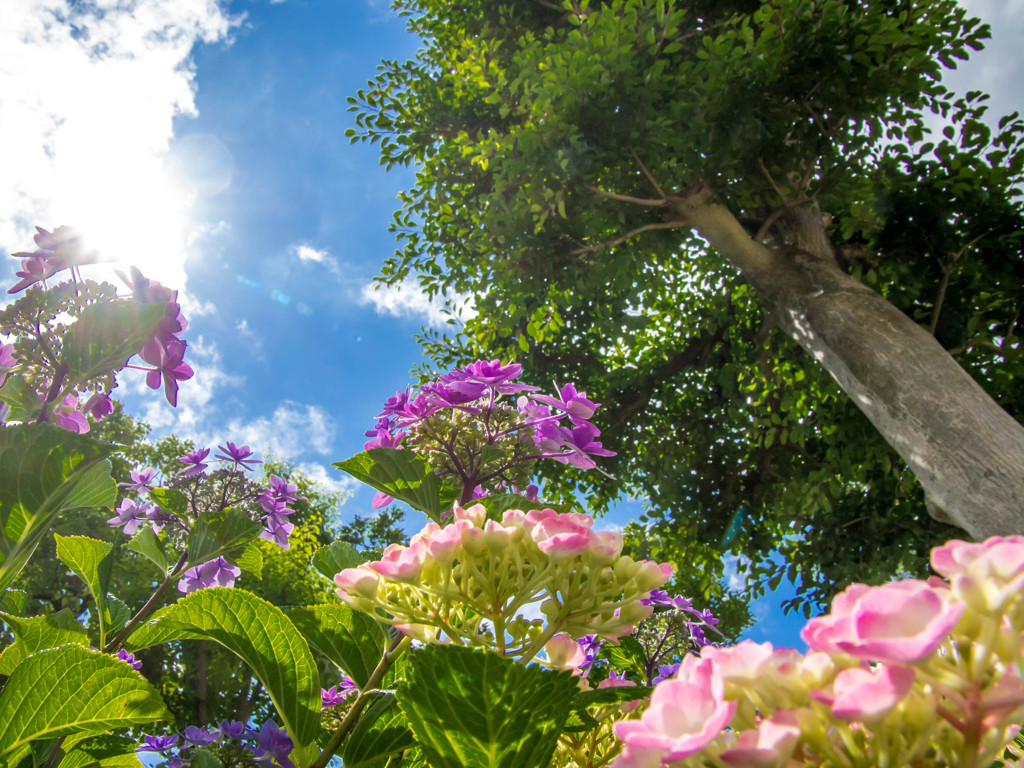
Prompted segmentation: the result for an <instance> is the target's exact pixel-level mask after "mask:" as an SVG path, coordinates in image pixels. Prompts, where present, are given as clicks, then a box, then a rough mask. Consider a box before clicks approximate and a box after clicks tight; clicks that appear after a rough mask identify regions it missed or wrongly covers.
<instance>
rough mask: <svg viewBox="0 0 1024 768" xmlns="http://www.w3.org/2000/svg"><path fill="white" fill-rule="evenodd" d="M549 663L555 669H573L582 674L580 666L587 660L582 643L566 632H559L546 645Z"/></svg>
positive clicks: (545, 651) (545, 649)
mask: <svg viewBox="0 0 1024 768" xmlns="http://www.w3.org/2000/svg"><path fill="white" fill-rule="evenodd" d="M544 653H546V654H547V657H548V663H549V664H550V665H551V666H552V668H554V669H572V670H573V674H575V675H579V674H581V672H580V669H579V666H580V664H582V663H583V662H584V661H585V660H586V654H585V653H584V651H583V648H581V647H580V644H579V643H577V642H576V641H575V640H573V639H572V638H571V637H569V636H568V635H566V634H557V635H555V636H554V637H552V638H551V639H550V640H548V641H547V643H546V644H545V645H544Z"/></svg>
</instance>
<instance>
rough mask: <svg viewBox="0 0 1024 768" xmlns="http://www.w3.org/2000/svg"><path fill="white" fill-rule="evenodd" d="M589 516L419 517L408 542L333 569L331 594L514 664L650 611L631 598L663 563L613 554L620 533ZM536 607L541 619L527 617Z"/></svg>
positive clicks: (663, 574) (627, 625) (655, 579)
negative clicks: (562, 639) (420, 524)
mask: <svg viewBox="0 0 1024 768" xmlns="http://www.w3.org/2000/svg"><path fill="white" fill-rule="evenodd" d="M593 523H594V521H593V519H592V518H590V517H588V516H587V515H582V514H577V513H558V512H555V511H554V510H551V509H540V510H532V511H529V512H524V511H521V510H508V511H506V512H505V513H504V514H503V515H502V517H501V520H500V521H498V520H493V519H492V520H489V519H487V512H486V509H485V508H484V506H483V505H481V504H477V505H475V506H473V507H470V508H469V509H463V508H461V507H456V508H455V513H454V522H452V523H451V524H449V525H446V526H444V527H442V526H439V525H437V524H436V523H428V524H427V526H426V527H425V528H424V529H423V530H422V531H420V533H418V534H416V535H415V536H413V538H412V540H411V542H410V543H409V546H407V547H404V546H401V545H396V544H393V545H391V546H390V547H388V548H387V549H386V550H385V551H384V554H383V557H381V559H380V560H376V561H373V562H369V563H364V564H363V565H360V566H359V567H357V568H347V569H345V570H344V571H342V572H341V573H339V574H338V575H337V576H335V582H336V583H337V585H338V595H339V596H340V597H341V599H342V600H344V601H345V602H346V603H348V604H349V605H350V606H352V607H353V608H355V609H356V610H360V611H364V612H366V613H371V614H373V615H374V616H375V617H376V618H378V619H381V620H382V621H386V622H388V623H391V624H394V625H395V626H397V627H398V628H399V629H400V630H401V631H402V632H404V633H405V634H407V635H409V636H410V637H412V638H414V639H417V640H420V641H423V642H452V643H456V644H458V645H468V646H482V647H488V648H493V649H496V650H497V651H498V652H499V653H501V654H503V655H505V656H511V657H516V658H519V659H521V660H524V661H528V660H530V659H532V658H533V657H534V656H535V655H536V654H537V653H538V652H539V651H540V650H541V649H542V648H543V647H544V646H545V644H546V643H547V642H548V641H549V640H551V638H552V637H554V636H555V635H556V634H558V633H566V634H568V635H571V636H573V637H580V636H582V635H585V634H597V635H601V636H603V637H606V638H615V637H621V636H622V635H625V634H628V633H630V632H631V631H632V630H633V626H634V625H635V624H636V623H637V622H638V621H640V620H641V619H644V618H646V617H647V616H648V615H650V613H651V610H652V609H651V607H650V606H647V605H643V604H641V603H640V600H641V599H642V598H646V597H647V596H648V595H649V593H650V591H651V590H652V589H656V588H658V587H660V586H662V585H663V584H665V583H666V582H667V581H668V580H669V578H671V576H672V566H670V565H667V564H658V563H654V562H651V561H646V560H645V561H640V562H637V561H635V560H633V559H632V558H630V557H628V556H624V555H622V554H621V553H622V536H621V534H618V533H613V532H609V531H602V532H596V531H594V530H593ZM537 604H539V612H540V614H541V615H543V617H544V618H543V619H541V618H530V617H528V615H527V614H528V613H530V612H531V610H530V609H531V606H535V605H537ZM532 612H533V613H536V610H534V611H532Z"/></svg>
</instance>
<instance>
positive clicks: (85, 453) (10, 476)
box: [0, 424, 115, 592]
mask: <svg viewBox="0 0 1024 768" xmlns="http://www.w3.org/2000/svg"><path fill="white" fill-rule="evenodd" d="M109 453H110V448H109V447H108V446H104V445H102V444H100V443H97V442H95V441H93V440H89V439H88V438H85V437H82V436H80V435H75V434H69V433H68V432H66V431H65V430H62V429H59V428H57V427H51V426H49V425H45V424H28V425H24V426H16V427H10V426H7V427H4V428H3V429H2V430H0V529H2V530H0V558H2V559H0V592H2V591H3V590H5V589H7V587H9V586H10V585H11V582H12V581H13V580H14V579H15V578H16V577H17V575H18V573H19V571H21V569H22V568H23V567H24V565H25V563H26V562H27V561H28V558H29V557H30V556H31V555H32V553H33V552H34V551H35V549H36V547H37V546H38V544H39V542H40V541H41V540H42V539H43V537H44V536H45V535H46V533H47V531H48V530H49V528H50V526H51V525H52V524H53V522H54V521H55V520H56V519H57V517H58V515H60V514H61V513H62V512H66V511H69V510H75V509H81V508H82V507H94V506H105V505H110V504H112V503H113V501H114V492H115V489H114V482H113V480H112V479H111V478H110V464H108V463H107V462H106V461H104V459H105V458H106V456H107V455H108V454H109Z"/></svg>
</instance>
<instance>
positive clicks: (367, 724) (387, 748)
mask: <svg viewBox="0 0 1024 768" xmlns="http://www.w3.org/2000/svg"><path fill="white" fill-rule="evenodd" d="M372 695H373V700H372V701H371V702H370V704H369V706H367V708H366V710H365V711H364V712H363V714H362V716H361V717H360V718H359V722H358V723H357V724H356V727H355V728H354V729H353V731H352V733H351V735H349V737H348V738H347V739H345V747H344V751H343V752H342V755H341V759H342V763H343V764H344V766H345V768H366V767H367V766H370V765H373V764H374V763H375V762H376V761H379V760H380V759H381V758H384V757H387V756H388V755H393V754H395V753H396V752H401V751H404V750H406V749H409V748H411V747H414V746H415V745H416V740H415V739H414V738H413V735H412V731H410V730H409V725H408V724H407V723H406V720H405V715H404V714H402V710H401V709H399V708H398V707H397V706H396V704H397V702H396V700H395V696H394V694H390V693H375V694H372Z"/></svg>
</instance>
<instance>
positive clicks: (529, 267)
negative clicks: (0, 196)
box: [351, 0, 1024, 609]
mask: <svg viewBox="0 0 1024 768" xmlns="http://www.w3.org/2000/svg"><path fill="white" fill-rule="evenodd" d="M395 8H396V9H397V11H398V12H399V13H400V14H402V15H404V16H406V17H407V18H408V24H409V28H410V30H411V31H413V32H415V33H416V34H417V35H419V36H420V38H421V39H422V41H423V46H422V48H421V49H420V51H419V53H418V56H417V58H416V59H415V60H413V61H409V62H397V61H388V62H384V63H383V64H382V66H381V71H380V73H379V75H378V76H377V77H376V79H375V80H374V81H372V82H371V83H370V85H369V87H368V88H367V89H366V90H365V91H362V92H360V93H359V94H358V96H357V97H356V98H354V99H352V102H353V104H354V107H353V108H354V109H355V110H356V111H357V123H358V126H359V127H358V129H356V130H354V131H352V132H351V133H352V135H353V137H354V140H360V139H361V140H370V141H380V147H381V161H382V163H383V164H384V165H386V166H389V167H390V166H391V165H394V164H406V165H415V166H416V167H417V169H418V175H417V181H416V184H415V186H414V187H413V188H412V189H410V190H408V191H407V192H405V193H404V194H403V195H402V198H401V199H402V208H401V210H399V211H398V212H397V213H396V217H395V223H394V229H395V230H396V232H397V235H398V238H399V240H400V250H399V251H398V252H397V253H396V256H395V258H393V259H392V260H390V261H388V262H387V263H386V264H385V265H384V267H383V269H382V273H381V280H382V281H383V282H385V283H389V282H396V281H400V280H403V279H406V278H407V277H409V276H411V275H412V276H417V277H418V278H419V280H420V282H421V284H422V285H423V286H424V287H425V288H426V290H427V291H428V293H430V294H433V295H448V296H452V295H454V294H458V293H468V294H471V295H472V297H473V301H474V304H475V309H476V312H477V313H478V314H477V315H476V316H475V317H471V318H469V319H468V320H467V322H466V324H465V325H464V326H463V327H458V326H456V328H455V329H454V330H452V331H451V332H450V333H448V334H445V335H437V334H431V333H429V332H427V333H425V335H424V341H425V343H426V344H427V348H428V350H429V351H430V353H431V355H432V356H433V357H434V359H435V360H437V361H438V363H439V364H440V365H442V366H444V365H448V364H450V363H451V362H452V361H453V359H454V356H455V354H456V352H455V350H458V354H459V355H460V356H462V355H465V354H466V351H467V350H469V352H470V354H478V355H490V356H496V357H497V356H500V357H503V358H507V357H509V356H512V355H516V356H518V357H519V359H520V361H521V362H523V363H524V367H525V370H527V371H529V372H530V373H531V375H533V376H535V377H536V378H537V379H538V381H537V382H536V383H541V381H543V383H547V380H548V379H549V378H551V377H554V378H555V379H557V380H559V381H564V380H566V379H569V378H571V379H572V380H573V381H575V382H577V383H578V384H579V385H581V386H582V387H584V388H586V389H587V390H588V391H589V392H590V393H591V395H592V396H594V397H595V398H597V399H599V400H602V401H604V402H605V403H607V405H608V408H609V411H608V412H607V415H606V418H607V419H609V420H610V422H611V426H610V428H609V429H608V430H607V431H606V432H605V434H604V435H603V439H604V441H605V444H606V445H610V446H611V447H613V448H614V449H615V450H617V451H618V452H619V457H618V459H617V464H616V466H613V467H611V468H610V471H611V472H612V474H615V475H617V476H618V477H619V478H620V479H621V480H623V481H624V483H623V484H617V483H613V482H611V481H610V480H607V479H602V478H599V477H597V476H596V475H595V476H582V475H577V476H569V475H568V473H566V475H565V476H564V479H562V480H559V479H557V478H556V477H554V476H552V475H549V477H548V483H549V490H553V489H556V487H557V489H560V490H562V491H564V492H569V491H570V490H573V489H574V488H575V489H583V490H585V491H586V492H587V493H588V494H589V495H590V498H591V499H592V502H593V504H594V505H595V506H596V507H598V508H600V507H601V506H603V505H605V504H607V502H608V501H609V500H610V499H612V498H614V497H615V496H616V495H617V494H619V493H621V492H622V491H627V492H630V493H633V494H640V495H644V496H646V497H647V498H649V500H650V513H649V516H650V520H649V522H650V523H651V525H652V528H651V533H652V535H654V536H659V535H660V536H662V537H664V538H665V542H666V544H667V545H669V546H672V545H675V546H678V547H679V548H680V550H679V551H680V552H682V551H683V550H685V552H686V561H687V563H691V564H692V563H700V562H702V561H703V562H705V564H706V567H708V568H710V569H712V570H714V569H716V568H718V569H720V564H716V563H718V558H717V555H718V553H719V552H720V551H721V550H722V548H723V547H731V548H733V549H736V550H739V551H742V552H743V553H745V554H746V555H747V556H748V557H749V558H751V559H752V561H753V563H754V566H753V567H754V574H755V576H756V577H758V583H759V584H760V585H761V586H763V585H764V584H766V583H770V582H771V581H772V580H774V579H777V578H781V574H780V573H778V571H777V567H776V566H774V565H771V564H769V562H768V560H767V557H766V556H767V554H768V553H769V552H771V551H773V550H781V551H782V552H783V553H784V554H785V555H786V557H787V559H788V561H789V563H790V564H791V569H790V572H789V573H790V575H791V576H792V577H793V578H795V579H797V580H798V583H799V585H800V587H801V589H802V590H803V595H804V597H805V598H808V599H809V600H810V601H811V602H814V601H822V600H824V599H826V598H828V597H829V595H830V594H831V593H832V592H833V591H834V590H835V589H837V588H839V587H841V586H842V585H843V584H844V583H847V582H849V581H850V580H853V579H858V580H866V581H870V580H871V579H875V578H879V577H884V576H888V575H891V574H892V573H894V572H902V573H923V572H924V570H925V569H926V567H927V565H926V556H927V552H928V549H929V547H930V546H932V545H933V544H935V543H937V542H938V541H941V540H944V539H945V538H947V537H949V536H950V535H951V534H952V533H953V529H952V528H951V527H950V526H949V525H947V524H946V523H948V522H953V523H955V524H956V525H958V526H961V527H963V528H965V529H966V530H968V531H969V532H970V533H971V534H973V535H976V536H984V535H988V534H990V533H997V532H998V533H1020V532H1022V531H1024V503H1022V502H1024V430H1022V429H1021V427H1020V425H1019V424H1018V423H1017V422H1016V421H1014V418H1013V416H1015V415H1016V414H1017V412H1018V411H1019V409H1020V407H1021V393H1020V387H1019V385H1018V384H1017V381H1018V378H1017V374H1018V370H1019V365H1020V355H1021V352H1020V348H1019V344H1018V339H1017V336H1016V329H1017V322H1018V319H1019V307H1020V306H1021V300H1020V299H1021V276H1022V266H1021V247H1020V246H1021V241H1020V237H1021V234H1020V233H1021V228H1022V227H1021V225H1022V223H1024V216H1022V210H1021V205H1020V196H1019V191H1020V187H1019V184H1020V179H1021V171H1022V166H1024V153H1022V152H1021V141H1022V136H1024V123H1022V121H1021V120H1020V119H1018V117H1017V116H1016V115H1011V116H1010V117H1008V118H1005V119H1003V120H1002V121H1000V122H999V125H998V129H997V130H994V131H993V130H990V128H989V127H988V126H987V125H986V123H985V122H984V121H983V117H984V110H985V107H984V104H983V102H984V99H985V98H986V97H985V96H984V95H982V94H978V93H972V94H968V95H967V97H965V98H958V97H956V96H955V95H953V94H951V93H949V92H948V91H947V90H946V89H945V88H944V87H943V86H942V85H941V82H940V78H941V71H942V68H943V67H953V66H955V63H956V62H955V60H956V59H966V58H967V55H968V51H969V49H974V50H977V49H979V48H980V47H981V44H982V41H983V40H984V39H985V38H986V37H987V36H988V34H989V31H988V29H987V27H986V26H985V25H983V24H981V23H980V22H979V21H978V20H977V19H971V18H968V17H967V16H966V14H965V13H964V11H963V10H962V9H961V8H959V7H958V6H957V4H956V3H955V2H954V0H928V1H927V2H919V1H917V0H913V1H912V0H871V1H870V2H859V3H851V2H847V1H846V0H769V1H766V2H757V0H732V1H730V2H722V1H720V0H715V2H707V1H705V0H689V1H684V0H679V1H678V2H672V0H580V1H578V2H577V1H575V0H568V1H567V2H564V3H557V2H555V3H552V2H543V1H542V0H535V1H531V2H509V1H508V0H470V1H469V2H463V3H458V4H452V3H447V2H441V1H440V0H397V2H396V3H395ZM927 118H941V119H944V120H945V121H946V122H947V123H948V125H947V127H946V128H945V129H944V131H943V134H942V136H941V137H935V138H934V139H931V137H930V136H929V135H928V130H927V128H926V126H925V121H926V119H927ZM452 309H453V312H454V311H455V310H456V308H455V307H454V306H453V307H452ZM794 341H795V342H796V344H794V343H793V342H794ZM797 345H799V346H800V347H803V351H801V350H800V349H798V347H797ZM807 353H809V354H807ZM844 392H845V394H844ZM1004 409H1005V410H1004ZM929 513H931V514H929ZM759 563H760V566H759V565H758V564H759ZM719 572H720V571H719ZM805 607H806V608H808V609H809V607H810V605H809V604H808V605H806V606H805Z"/></svg>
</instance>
